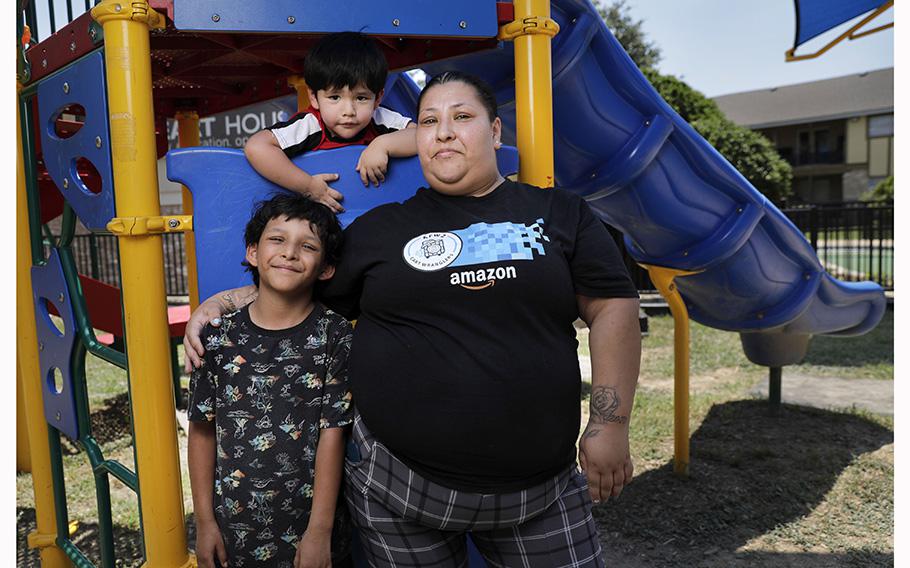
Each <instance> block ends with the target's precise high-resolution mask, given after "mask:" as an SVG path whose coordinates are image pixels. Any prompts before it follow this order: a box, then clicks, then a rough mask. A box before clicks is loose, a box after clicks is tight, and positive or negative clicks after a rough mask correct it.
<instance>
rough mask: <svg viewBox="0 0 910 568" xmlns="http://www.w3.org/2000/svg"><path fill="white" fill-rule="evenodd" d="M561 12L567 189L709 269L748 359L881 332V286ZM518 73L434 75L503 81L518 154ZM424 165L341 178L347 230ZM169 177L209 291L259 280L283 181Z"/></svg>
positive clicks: (240, 166) (401, 93)
mask: <svg viewBox="0 0 910 568" xmlns="http://www.w3.org/2000/svg"><path fill="white" fill-rule="evenodd" d="M552 17H553V18H554V19H555V20H556V21H557V22H558V23H559V26H560V32H559V34H558V35H557V36H556V37H555V38H553V44H552V57H553V102H554V104H553V113H554V117H553V118H554V124H555V125H556V126H555V140H554V146H555V158H556V160H555V164H556V185H557V186H558V187H561V188H564V189H567V190H570V191H574V192H577V193H579V194H581V195H583V196H584V197H585V198H586V199H587V200H588V201H589V203H590V204H591V206H592V207H593V209H594V210H595V212H596V213H597V214H598V215H600V217H601V218H602V219H603V220H604V221H606V222H608V223H610V224H611V225H613V226H614V227H617V228H618V229H620V230H621V231H622V232H623V233H624V234H625V235H626V245H627V248H628V249H629V251H630V252H631V254H632V256H633V257H634V258H635V259H636V260H637V261H639V262H641V263H644V264H650V265H657V266H663V267H668V268H675V269H680V270H686V271H692V272H696V274H694V275H691V276H686V277H680V278H677V279H676V284H677V287H678V289H679V291H680V293H681V294H682V296H683V298H684V299H685V301H686V305H687V306H688V309H689V313H690V315H691V317H692V318H693V319H694V320H696V321H698V322H700V323H702V324H705V325H708V326H711V327H716V328H719V329H724V330H728V331H739V332H741V335H742V342H743V347H744V349H745V352H746V355H747V356H748V357H749V358H750V360H752V361H753V362H755V363H757V364H761V365H767V366H775V367H776V366H782V365H788V364H794V363H797V362H799V361H800V360H801V359H802V358H803V357H804V355H805V351H806V349H807V347H808V342H809V339H810V338H811V336H812V335H822V334H824V335H859V334H863V333H866V332H868V331H869V330H871V329H872V328H873V327H875V325H876V324H878V322H879V320H880V319H881V317H882V314H883V313H884V310H885V308H886V301H885V297H884V294H883V291H882V289H881V287H879V286H878V285H876V284H874V283H872V282H860V283H848V282H840V281H838V280H835V279H834V278H832V277H831V276H830V275H829V274H828V273H827V272H825V270H824V268H823V267H822V265H821V263H820V262H819V260H818V258H817V257H816V255H815V252H814V250H813V249H812V247H811V246H810V244H809V243H808V241H807V240H806V239H805V237H804V236H803V234H802V233H801V232H800V231H799V230H798V229H797V228H796V227H795V226H794V225H793V224H792V223H791V222H790V221H789V220H788V219H787V218H786V217H785V216H784V215H783V214H782V213H781V212H780V211H779V210H778V209H777V208H776V207H775V206H774V205H773V204H772V203H771V202H770V201H768V200H767V199H766V198H765V197H764V196H763V195H762V194H760V193H759V192H758V191H757V190H756V189H755V188H754V187H752V185H751V184H750V183H749V182H748V181H747V180H746V179H745V178H744V177H743V176H742V175H740V174H739V172H737V171H736V169H734V168H733V166H731V165H730V163H729V162H727V160H726V159H724V158H723V157H722V156H721V155H720V154H719V153H718V152H717V151H716V150H714V148H712V147H711V146H710V145H709V144H708V143H707V142H706V141H705V140H704V139H703V138H702V137H701V136H700V135H699V134H698V133H697V132H696V131H695V130H694V129H692V127H691V126H689V124H687V123H686V122H685V121H684V120H683V119H682V118H680V117H679V115H677V114H676V113H675V112H674V111H673V109H672V108H670V106H669V105H667V103H666V102H664V101H663V100H662V99H661V97H660V96H659V95H658V94H657V92H656V91H655V90H654V89H653V87H651V85H650V84H649V83H648V81H647V80H646V79H645V78H644V76H643V75H642V74H641V72H640V71H639V70H638V68H637V67H636V66H635V64H634V63H633V62H632V60H631V59H630V58H629V56H628V55H627V54H626V52H625V51H624V50H623V48H622V46H620V44H619V42H618V41H617V40H616V39H615V38H614V37H613V35H612V34H611V33H610V31H609V30H608V29H607V28H606V26H605V25H604V23H603V21H602V20H601V18H600V17H599V15H598V14H597V11H596V10H595V9H594V7H593V6H592V5H591V4H590V3H589V2H587V1H586V0H557V1H555V2H553V4H552ZM513 66H514V59H513V53H512V44H511V43H509V42H503V43H502V44H501V47H500V48H498V49H495V50H492V51H485V52H480V53H474V54H471V55H466V56H462V57H458V58H454V59H448V60H445V61H441V62H437V63H433V64H430V65H427V66H425V67H424V70H425V71H426V72H427V73H428V74H430V75H432V74H435V73H438V72H440V71H442V70H445V69H460V70H463V71H467V72H470V73H474V74H476V75H479V76H481V77H483V78H484V79H486V80H487V81H488V82H490V84H492V85H493V86H494V89H495V90H496V96H497V100H498V101H499V105H500V107H499V112H500V116H501V117H502V119H503V132H504V134H503V138H504V142H506V143H509V144H514V143H515V91H514V84H515V83H514V73H513V69H514V68H513ZM418 91H419V89H418V87H417V86H416V85H415V84H414V83H413V81H411V80H410V79H409V78H408V76H407V75H395V76H392V77H390V78H389V82H388V83H387V85H386V97H385V99H384V101H383V103H384V104H385V105H386V106H389V107H391V108H393V109H395V110H398V111H399V112H401V113H403V114H406V115H408V116H414V113H415V110H416V108H415V107H416V100H417V93H418ZM501 154H503V155H501V156H500V166H501V169H502V170H503V171H504V173H507V172H508V171H515V159H514V150H510V152H508V153H507V152H501ZM357 155H359V151H357V150H356V149H342V150H331V151H328V152H315V153H313V154H309V155H306V156H303V157H302V158H299V159H298V160H295V161H298V162H299V165H304V162H307V164H306V165H305V166H304V167H305V168H309V169H308V171H321V172H322V171H324V172H329V171H337V172H345V171H350V172H352V174H353V166H354V164H355V163H356V159H357ZM416 162H417V160H416V158H412V159H409V160H402V161H401V165H400V166H396V167H393V168H391V170H390V171H391V177H390V178H389V179H387V183H386V184H385V189H380V190H377V189H375V188H371V189H369V190H365V189H364V188H363V186H362V185H360V184H359V180H358V179H356V178H355V176H356V174H354V175H348V176H345V175H344V174H342V179H341V180H339V182H338V183H336V184H334V185H335V186H336V188H337V189H339V190H340V191H342V192H343V193H344V194H345V206H346V207H347V208H348V214H347V215H345V216H343V217H342V222H346V221H349V220H350V218H353V217H354V216H356V215H357V214H358V212H362V211H363V210H365V209H369V208H371V207H374V206H376V205H378V204H379V203H381V202H388V201H401V200H403V199H405V198H406V197H407V195H405V194H403V193H402V191H404V192H406V193H408V195H409V192H413V191H414V188H416V187H419V186H420V185H422V184H424V183H425V182H424V180H423V178H422V175H421V174H420V169H419V165H418V164H417V163H416ZM396 170H397V171H396ZM168 177H169V178H171V179H172V180H174V181H180V182H182V183H184V184H185V185H187V186H188V187H189V188H190V190H191V191H192V192H193V195H194V202H195V210H196V214H195V216H194V218H195V220H194V223H195V227H194V230H195V232H196V238H197V250H199V255H198V257H199V263H200V264H199V273H200V291H201V294H202V296H203V297H207V295H208V294H207V292H215V291H218V290H222V289H224V288H228V287H231V286H233V285H239V284H245V283H247V277H246V275H244V274H243V273H242V271H241V270H240V269H239V261H240V260H241V259H242V253H243V247H242V241H239V239H240V238H241V236H240V233H242V227H243V224H244V223H245V221H246V218H247V216H248V215H249V210H250V209H249V205H250V204H251V203H252V201H253V200H254V198H261V197H262V196H263V195H264V194H265V193H267V191H268V190H270V189H275V186H273V185H272V184H270V183H269V182H267V181H266V180H264V179H263V178H261V177H259V176H258V174H256V173H255V172H254V171H252V169H251V168H250V167H249V165H248V163H247V162H246V160H245V159H244V158H243V155H242V153H241V152H240V151H237V150H224V149H216V148H193V149H186V150H175V151H171V152H169V154H168ZM396 179H399V180H400V182H401V183H400V184H399V183H396V181H395V180H396ZM415 181H416V182H417V183H415ZM207 279H210V280H211V281H210V282H208V281H205V280H207Z"/></svg>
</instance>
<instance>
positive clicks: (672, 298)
mask: <svg viewBox="0 0 910 568" xmlns="http://www.w3.org/2000/svg"><path fill="white" fill-rule="evenodd" d="M642 266H644V268H646V269H647V270H648V273H649V274H650V275H651V282H654V285H655V286H657V290H658V291H659V292H660V294H661V295H662V296H663V297H664V299H666V300H667V304H668V305H669V306H670V313H671V314H673V471H674V472H675V473H676V474H678V475H689V311H688V310H687V309H686V303H685V302H684V301H683V299H682V296H681V295H680V294H679V290H678V289H677V288H676V284H675V283H674V282H673V280H674V279H675V278H676V277H678V276H688V275H690V274H695V273H694V272H688V271H685V270H675V269H672V268H663V267H660V266H647V265H642Z"/></svg>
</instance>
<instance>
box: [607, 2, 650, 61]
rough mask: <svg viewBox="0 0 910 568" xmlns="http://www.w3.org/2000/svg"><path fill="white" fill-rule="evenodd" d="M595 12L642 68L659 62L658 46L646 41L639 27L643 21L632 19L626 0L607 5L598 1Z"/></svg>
mask: <svg viewBox="0 0 910 568" xmlns="http://www.w3.org/2000/svg"><path fill="white" fill-rule="evenodd" d="M597 13H598V14H600V17H601V18H603V21H604V22H606V24H607V27H608V28H610V31H611V32H613V36H614V37H615V38H616V39H617V40H619V43H620V44H622V46H623V48H624V49H625V50H626V52H627V53H628V54H629V56H630V57H632V61H634V62H635V64H636V65H638V66H639V67H640V68H642V69H644V68H646V67H655V66H656V65H657V64H658V63H660V48H659V47H657V45H656V44H655V43H654V42H651V41H648V38H647V36H645V32H644V31H643V30H642V29H641V25H642V23H644V22H643V21H642V20H638V21H637V22H636V21H634V20H633V19H632V16H631V15H630V14H629V7H628V6H627V5H626V0H618V1H616V2H613V3H612V4H610V5H609V6H604V5H602V4H600V3H598V4H597Z"/></svg>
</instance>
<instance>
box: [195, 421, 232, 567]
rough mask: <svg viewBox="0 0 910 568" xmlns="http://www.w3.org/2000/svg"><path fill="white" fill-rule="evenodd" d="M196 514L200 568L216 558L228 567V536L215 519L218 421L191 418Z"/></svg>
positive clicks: (213, 561)
mask: <svg viewBox="0 0 910 568" xmlns="http://www.w3.org/2000/svg"><path fill="white" fill-rule="evenodd" d="M187 446H188V447H187V461H188V462H189V469H190V487H191V488H192V491H193V515H194V516H195V518H196V559H197V560H198V562H199V568H215V558H216V557H217V558H218V562H220V563H221V566H223V567H225V568H227V565H228V558H227V552H226V551H225V549H224V539H223V538H222V536H221V530H220V529H219V528H218V523H217V522H216V521H215V508H214V505H213V502H212V499H213V496H212V494H213V492H214V486H215V422H190V433H189V439H188V441H187Z"/></svg>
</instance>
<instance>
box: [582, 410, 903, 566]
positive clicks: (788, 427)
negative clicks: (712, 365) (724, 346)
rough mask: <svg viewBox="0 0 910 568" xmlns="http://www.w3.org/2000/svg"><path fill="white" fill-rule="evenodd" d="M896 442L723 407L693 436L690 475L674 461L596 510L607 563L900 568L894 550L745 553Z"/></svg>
mask: <svg viewBox="0 0 910 568" xmlns="http://www.w3.org/2000/svg"><path fill="white" fill-rule="evenodd" d="M893 441H894V434H893V432H892V431H891V430H889V429H887V428H884V427H882V426H880V425H878V424H876V423H874V422H871V421H869V420H866V419H864V418H861V417H859V416H855V415H850V414H839V413H834V412H828V411H825V410H818V409H813V408H806V407H799V406H790V405H784V407H783V409H782V411H781V413H780V414H779V415H778V416H770V415H769V412H768V404H767V402H766V401H735V402H729V403H725V404H719V405H715V406H714V407H713V408H712V409H711V410H710V411H709V413H708V415H707V417H705V419H704V421H703V422H702V424H701V426H700V427H699V428H698V430H697V431H696V432H695V433H694V434H693V436H692V439H691V465H690V476H689V477H688V478H680V477H678V476H676V475H674V474H673V464H672V463H668V464H666V465H664V466H663V467H660V468H658V469H654V470H650V471H648V472H645V473H643V474H641V475H639V476H637V477H635V479H634V481H633V483H632V484H631V485H629V486H628V487H627V488H626V489H625V490H624V491H623V493H622V496H621V498H620V499H618V500H616V501H615V502H609V503H607V504H605V505H602V506H599V507H597V508H596V509H595V518H596V520H597V523H598V526H599V527H600V530H601V535H602V540H603V542H604V548H605V551H606V553H605V557H606V559H607V566H624V567H630V568H635V567H639V566H641V567H644V566H648V567H662V566H712V567H713V566H717V567H720V566H731V565H741V566H768V567H778V566H780V567H786V566H801V567H802V566H808V567H815V566H826V567H827V566H891V565H893V558H892V555H891V554H890V553H887V554H886V553H881V552H878V551H856V552H852V551H851V552H847V553H844V554H814V553H792V554H787V553H771V552H768V553H765V552H760V551H759V552H750V553H737V552H736V550H737V549H738V548H740V547H741V546H743V545H745V544H746V543H747V542H749V541H750V540H752V539H753V538H755V537H759V536H761V535H764V534H766V533H768V532H769V531H771V530H772V529H774V528H775V527H776V526H778V525H781V524H786V523H789V522H792V521H794V520H797V519H800V518H801V517H803V516H805V515H806V514H808V513H810V512H811V511H813V510H814V509H815V508H816V507H817V506H818V505H819V503H820V502H821V501H822V500H823V499H824V497H825V495H826V493H828V491H829V490H830V489H831V488H832V486H833V485H834V483H835V482H836V481H837V478H838V477H839V476H840V474H841V472H842V471H843V470H844V468H846V467H847V466H848V465H849V464H850V463H851V462H852V461H853V460H854V459H855V458H856V457H858V456H860V455H861V454H865V453H867V452H871V451H874V450H877V449H879V448H881V447H882V446H884V445H887V444H890V443H892V442H893Z"/></svg>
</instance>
